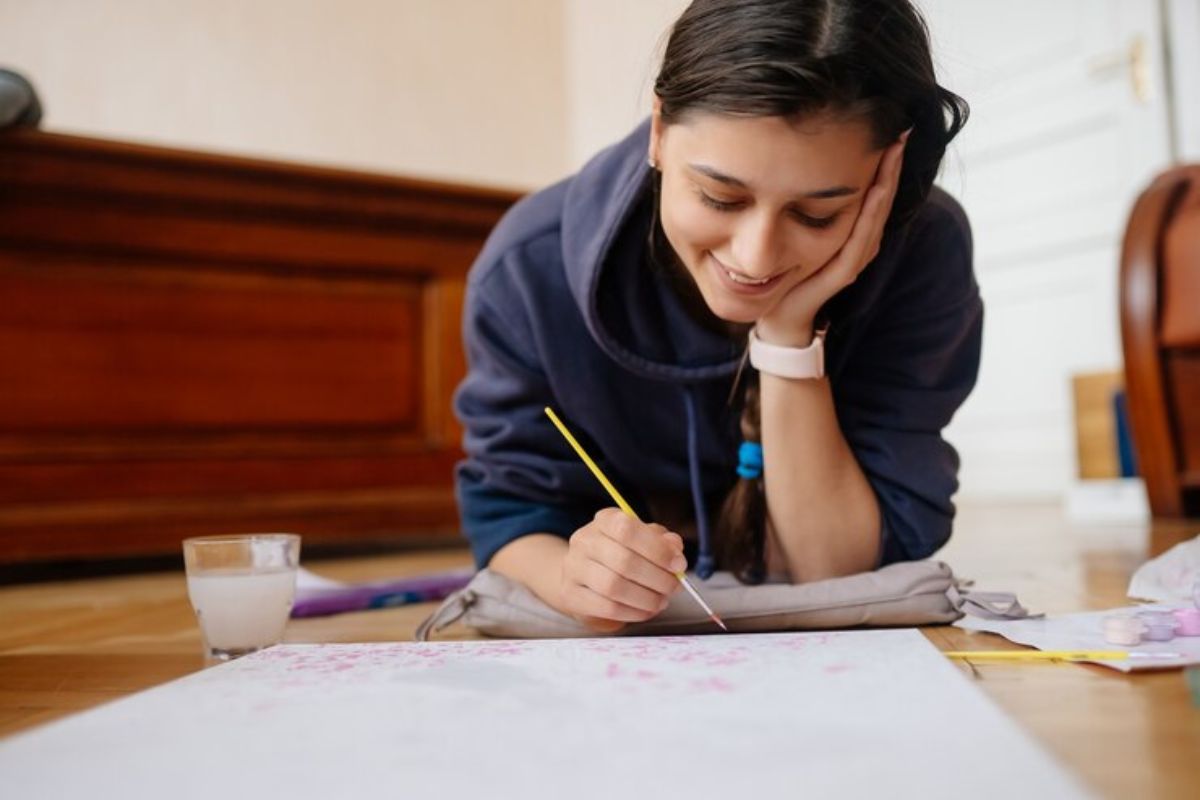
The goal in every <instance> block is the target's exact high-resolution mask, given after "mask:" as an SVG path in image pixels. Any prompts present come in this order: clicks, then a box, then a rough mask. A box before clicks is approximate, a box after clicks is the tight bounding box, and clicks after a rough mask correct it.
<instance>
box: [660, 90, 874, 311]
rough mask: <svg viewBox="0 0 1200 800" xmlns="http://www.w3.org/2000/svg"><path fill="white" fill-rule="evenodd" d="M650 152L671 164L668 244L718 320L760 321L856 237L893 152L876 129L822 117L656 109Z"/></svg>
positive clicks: (665, 223)
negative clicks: (879, 142) (668, 114)
mask: <svg viewBox="0 0 1200 800" xmlns="http://www.w3.org/2000/svg"><path fill="white" fill-rule="evenodd" d="M650 141H651V145H650V156H651V158H653V159H654V161H655V162H656V163H657V165H658V167H659V169H661V170H662V192H661V196H660V203H661V205H660V209H659V212H660V219H661V220H662V227H663V232H664V233H665V234H666V238H667V241H668V242H670V244H671V247H672V248H673V249H674V250H675V253H676V255H677V256H678V257H679V260H680V262H681V263H682V264H683V265H684V266H685V267H686V269H687V271H688V273H689V274H690V275H691V277H692V280H694V281H695V283H696V286H697V288H698V289H699V291H700V294H701V295H702V296H703V298H704V301H705V303H706V304H707V305H708V308H709V309H710V310H711V311H712V312H713V314H715V315H716V316H717V317H719V318H721V319H723V320H725V321H727V322H736V323H751V322H754V321H755V320H757V319H759V318H760V317H762V316H763V315H764V314H765V313H766V312H767V311H768V310H769V309H771V308H772V307H773V306H774V305H775V304H776V303H777V302H779V300H780V298H782V297H783V296H784V295H785V294H787V292H788V290H789V289H791V288H792V287H793V286H795V285H796V284H797V283H799V282H801V281H802V280H804V279H805V278H806V277H808V276H809V275H812V274H813V273H814V272H816V271H817V270H818V269H820V268H821V267H822V266H823V265H824V264H825V263H826V262H828V261H829V260H830V259H831V258H832V257H833V256H834V255H835V254H836V253H837V251H838V250H839V249H840V248H841V246H842V244H844V243H845V241H846V239H847V238H848V237H849V236H850V231H851V229H852V228H853V227H854V221H855V219H856V218H857V217H858V212H859V209H860V208H861V206H862V202H863V198H864V196H865V194H866V192H867V190H868V189H869V188H870V187H871V183H872V181H873V180H874V178H875V172H876V169H877V168H878V166H879V161H880V158H881V156H882V154H883V151H882V150H880V149H875V148H874V147H873V141H872V136H871V132H870V130H869V129H868V127H867V126H866V125H865V124H864V123H862V122H857V121H846V120H839V119H836V118H833V117H828V116H822V117H820V118H816V119H807V120H803V121H793V120H788V119H784V118H782V117H731V116H724V115H720V114H715V113H700V112H697V113H692V114H689V115H687V116H686V117H685V118H684V119H682V120H680V121H677V122H674V123H671V124H669V125H668V124H665V123H663V122H662V121H661V118H660V117H659V114H658V109H657V108H656V109H655V114H654V123H653V130H652V132H651V137H650Z"/></svg>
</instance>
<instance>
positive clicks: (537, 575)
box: [488, 533, 567, 611]
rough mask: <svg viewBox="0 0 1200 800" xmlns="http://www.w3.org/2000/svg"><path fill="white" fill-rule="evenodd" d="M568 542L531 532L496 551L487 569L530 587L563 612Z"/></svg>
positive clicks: (546, 534)
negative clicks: (563, 573) (563, 586)
mask: <svg viewBox="0 0 1200 800" xmlns="http://www.w3.org/2000/svg"><path fill="white" fill-rule="evenodd" d="M566 557H567V542H566V540H565V539H563V538H562V537H561V536H555V535H554V534H552V533H531V534H529V535H528V536H522V537H521V538H519V539H514V540H513V541H511V542H509V543H508V544H506V545H504V547H502V548H500V549H499V550H497V551H496V554H495V555H494V556H492V560H491V562H489V563H488V568H489V569H491V570H493V571H495V572H498V573H500V574H501V575H504V576H505V577H507V578H511V579H512V580H514V581H517V582H518V583H521V584H523V585H525V586H527V587H528V588H529V590H530V591H532V592H533V593H534V594H536V595H537V596H538V597H540V598H541V599H542V600H543V601H544V602H545V603H546V604H547V605H549V606H551V607H552V608H555V609H557V610H559V611H563V610H564V609H563V602H562V597H561V588H562V568H563V560H564V559H565V558H566Z"/></svg>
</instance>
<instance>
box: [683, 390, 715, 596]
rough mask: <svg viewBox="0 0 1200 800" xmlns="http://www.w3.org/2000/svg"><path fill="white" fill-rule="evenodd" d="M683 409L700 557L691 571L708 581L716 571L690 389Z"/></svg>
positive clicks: (694, 409) (685, 391) (684, 393)
mask: <svg viewBox="0 0 1200 800" xmlns="http://www.w3.org/2000/svg"><path fill="white" fill-rule="evenodd" d="M683 408H684V411H685V412H686V416H687V451H688V477H689V479H690V483H691V489H692V504H693V505H694V506H695V510H696V533H697V535H698V537H699V539H700V555H699V556H698V557H697V559H696V566H695V569H693V570H692V571H693V572H695V573H696V576H697V577H698V578H700V580H708V579H709V578H710V577H712V574H713V572H715V571H716V560H715V559H714V558H713V554H712V544H711V542H710V541H709V537H708V511H707V509H705V507H704V491H703V489H702V488H701V486H700V452H699V451H700V446H699V441H698V437H699V434H698V433H697V432H696V398H695V397H694V396H693V395H692V390H691V387H688V386H685V387H684V388H683Z"/></svg>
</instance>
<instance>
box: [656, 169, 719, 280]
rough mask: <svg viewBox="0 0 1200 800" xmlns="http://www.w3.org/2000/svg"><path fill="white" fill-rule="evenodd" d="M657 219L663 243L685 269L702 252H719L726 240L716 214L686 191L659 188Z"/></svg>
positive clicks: (690, 265) (689, 266)
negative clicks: (667, 245) (665, 237)
mask: <svg viewBox="0 0 1200 800" xmlns="http://www.w3.org/2000/svg"><path fill="white" fill-rule="evenodd" d="M659 219H660V220H661V221H662V227H663V233H665V234H666V235H667V241H669V242H670V243H671V247H673V248H674V249H675V252H676V254H677V255H678V256H679V257H680V258H681V259H683V261H684V263H685V264H686V265H687V266H688V268H689V269H690V268H694V262H695V260H696V259H697V258H698V257H699V254H700V253H701V252H702V251H704V250H713V249H719V248H720V246H721V244H722V242H723V241H724V240H725V239H726V237H727V233H726V231H725V227H726V223H725V220H723V219H722V218H721V215H720V213H719V212H716V211H713V210H711V209H707V208H704V207H703V206H702V205H700V203H699V202H698V201H697V200H696V199H695V198H694V197H691V196H690V194H689V191H688V190H687V189H686V188H675V187H671V186H669V185H668V184H666V183H664V184H663V191H662V202H661V205H660V206H659Z"/></svg>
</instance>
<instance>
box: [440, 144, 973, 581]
mask: <svg viewBox="0 0 1200 800" xmlns="http://www.w3.org/2000/svg"><path fill="white" fill-rule="evenodd" d="M648 137H649V124H648V123H643V124H642V125H640V126H638V127H637V128H636V129H635V130H634V131H633V133H631V134H630V135H629V136H628V137H626V138H625V139H624V140H622V141H621V142H618V143H617V144H615V145H613V146H612V147H610V148H608V149H606V150H604V151H602V152H601V153H599V154H598V155H597V156H596V157H595V158H593V159H592V160H591V161H590V162H589V163H588V164H587V165H585V166H584V167H583V169H582V170H580V171H579V173H577V174H576V175H574V176H572V177H570V178H567V179H566V180H563V181H561V182H560V183H557V184H555V185H554V186H551V187H549V188H547V189H545V190H542V191H540V192H538V193H536V194H533V195H530V196H529V197H526V198H524V199H523V200H521V201H520V202H519V203H517V204H516V205H515V206H514V207H513V208H512V209H511V210H510V211H509V212H508V213H507V214H506V215H505V217H504V219H503V220H502V221H501V222H500V224H499V225H497V227H496V229H495V231H493V232H492V234H491V236H490V237H489V239H488V241H487V244H486V245H485V246H484V249H483V251H482V253H481V254H480V255H479V258H478V259H477V260H476V262H475V264H474V266H473V267H472V269H471V272H470V275H469V277H468V281H467V294H466V302H465V305H464V310H463V337H464V344H465V347H466V351H467V359H468V373H467V376H466V378H465V379H464V380H463V382H462V384H461V385H460V386H459V388H458V391H457V393H456V395H455V410H456V413H457V414H458V417H459V420H460V421H461V422H462V424H463V426H464V429H465V435H464V448H465V450H466V454H467V457H466V459H465V460H464V461H462V462H461V463H460V464H459V465H458V468H457V470H456V487H457V495H458V503H459V509H460V512H461V515H462V524H463V529H464V532H465V534H466V536H467V538H468V539H469V540H470V543H471V547H472V550H473V552H474V555H475V559H476V562H477V563H478V565H479V566H481V567H482V566H485V565H486V564H487V563H488V561H489V560H490V559H491V557H492V556H493V555H494V554H495V553H496V551H497V550H499V549H500V548H501V547H503V546H504V545H505V544H507V543H508V542H510V541H512V540H514V539H516V538H518V537H520V536H523V535H525V534H530V533H553V534H558V535H561V536H563V537H568V536H570V535H571V534H572V533H573V532H574V531H575V530H576V529H578V528H579V527H581V526H582V525H584V524H585V523H587V522H588V521H589V520H590V519H591V518H592V517H593V516H594V514H595V512H596V511H597V510H599V509H601V508H604V507H606V506H611V505H613V502H612V501H611V500H610V499H609V498H608V496H607V495H606V494H605V492H604V490H603V488H602V487H601V486H600V485H599V483H597V481H596V479H595V478H594V477H593V476H592V475H591V473H590V472H589V471H588V469H587V467H586V466H585V465H584V464H582V463H581V462H580V460H579V458H578V457H577V456H576V455H575V454H574V452H573V451H572V450H571V449H570V447H569V445H568V444H567V443H566V442H565V441H564V440H563V438H562V436H561V435H560V434H559V433H558V432H557V431H556V430H555V428H554V427H553V425H552V424H551V422H550V421H549V419H547V418H546V416H545V415H544V413H543V411H542V409H543V407H544V406H547V405H549V406H551V407H553V408H554V409H555V410H556V411H557V412H558V414H559V415H560V416H561V417H562V418H563V420H564V421H565V422H566V424H567V426H568V427H569V428H570V429H571V430H572V432H573V433H574V434H575V435H576V437H577V438H579V439H580V441H581V443H582V444H583V446H584V447H585V448H586V449H587V450H588V452H589V453H590V454H591V455H592V457H593V458H594V459H596V461H597V462H598V463H599V464H600V467H601V468H602V469H603V470H604V471H605V473H607V474H608V476H609V478H610V479H611V480H612V481H613V483H614V484H616V486H617V488H618V489H619V490H620V491H621V493H622V494H623V495H624V496H625V497H626V499H627V500H629V502H630V503H631V504H632V505H633V506H634V508H635V509H636V510H637V511H638V513H639V515H640V516H641V517H642V519H644V520H646V521H659V522H663V523H664V524H668V525H669V527H673V528H674V529H675V530H679V532H681V533H683V532H684V530H682V529H681V528H680V527H679V526H671V525H670V524H669V522H670V521H669V520H668V519H664V516H665V515H666V512H665V511H663V509H666V508H670V507H672V504H674V507H675V508H678V507H679V506H680V502H684V503H685V505H684V506H683V507H684V508H685V509H687V510H689V511H690V516H691V519H692V520H693V521H694V523H695V527H696V528H697V534H698V538H699V539H700V540H701V541H700V543H699V544H700V547H699V551H700V552H699V557H700V560H699V562H693V566H694V567H695V568H696V571H697V572H698V573H699V574H701V576H702V577H703V576H706V573H708V572H710V571H711V569H712V568H713V566H714V563H713V560H712V558H711V555H710V553H711V549H712V548H711V544H710V543H709V542H707V541H706V540H707V539H708V538H709V537H708V534H707V528H708V523H707V521H708V519H710V518H711V517H712V516H713V515H714V514H715V513H716V510H717V509H719V507H720V504H721V501H722V500H723V498H724V497H725V495H726V494H727V493H728V491H729V490H730V489H731V488H732V486H733V484H734V482H735V481H736V479H737V477H736V474H735V472H734V470H735V467H736V465H737V447H738V444H739V441H740V436H739V429H738V417H739V413H740V410H739V406H740V402H737V403H735V405H734V406H733V407H731V406H730V404H729V396H730V391H731V388H732V384H733V380H734V376H735V373H736V371H737V367H738V363H739V361H740V359H741V355H742V351H743V349H744V343H742V342H735V341H732V340H731V339H730V338H729V337H728V336H726V335H722V334H721V333H719V332H717V331H715V330H711V329H710V328H708V327H706V326H704V325H703V324H702V323H700V322H698V321H697V320H696V319H695V317H694V315H692V314H689V312H688V310H687V308H686V307H685V305H684V301H683V300H682V299H681V298H680V296H679V292H678V291H677V289H676V288H674V287H673V286H672V282H671V281H672V278H671V276H670V275H669V274H668V273H666V272H665V271H663V270H658V269H652V268H648V267H647V266H646V264H647V258H646V257H645V248H646V247H647V240H648V232H649V230H650V225H651V212H652V206H651V203H652V202H653V195H652V191H651V183H650V173H649V168H648V167H647V165H646V152H647V144H648ZM827 311H828V315H829V318H830V322H831V327H830V331H829V335H828V338H827V340H826V372H827V374H828V376H829V380H830V382H831V386H832V390H833V396H834V402H835V406H836V409H837V416H838V422H839V424H840V426H841V429H842V433H843V435H844V436H845V438H846V441H847V442H848V443H849V445H850V447H851V448H852V450H853V452H854V455H855V457H856V458H857V460H858V463H859V465H860V466H861V467H862V470H863V472H864V473H865V475H866V477H867V480H868V481H869V482H870V484H871V486H872V488H873V489H874V491H875V494H876V496H877V498H878V500H879V507H880V511H881V516H882V530H881V531H880V536H881V544H882V546H881V563H890V562H892V561H898V560H906V559H918V558H924V557H926V556H929V555H930V554H932V553H933V552H934V551H935V550H937V549H938V548H939V547H941V546H942V544H944V543H945V542H946V540H947V538H949V536H950V529H951V523H952V520H953V517H954V506H953V505H952V504H951V502H950V498H951V495H953V494H954V492H955V490H956V489H957V487H958V481H957V472H958V456H957V454H956V453H955V451H954V449H953V448H952V447H951V446H950V445H949V444H947V443H946V442H945V441H944V440H943V439H942V435H941V432H942V429H943V428H944V427H945V426H946V424H947V423H949V421H950V418H951V417H952V416H953V414H954V412H955V410H956V409H957V408H958V407H959V405H961V403H962V402H963V400H964V399H965V398H966V397H967V395H968V394H969V393H970V391H971V388H972V386H973V385H974V383H975V378H976V374H977V372H978V369H979V355H980V342H981V335H982V323H983V307H982V304H981V302H980V298H979V291H978V286H977V285H976V282H975V277H974V274H973V272H972V267H971V234H970V228H969V226H968V224H967V220H966V217H965V215H964V214H963V212H962V209H961V208H960V207H959V206H958V205H957V204H956V203H955V202H954V201H953V200H952V199H951V198H950V197H948V196H947V195H946V194H945V193H943V192H941V191H940V190H938V189H936V188H935V189H934V190H933V192H932V193H931V195H930V198H929V200H928V201H927V202H926V203H925V204H924V205H923V206H922V208H921V209H920V211H919V212H918V213H917V215H916V216H915V218H914V219H913V221H912V222H911V223H910V224H909V225H908V226H906V227H905V228H903V229H902V230H898V231H892V232H889V234H888V235H887V236H885V238H884V241H883V244H882V246H881V250H880V253H879V255H878V256H877V257H876V258H875V260H874V261H873V262H872V263H871V264H869V265H868V266H867V267H866V269H865V270H864V271H863V273H862V275H861V276H860V277H859V279H858V280H857V281H856V282H855V283H854V284H853V285H851V286H850V287H849V288H847V289H846V290H844V291H843V292H841V293H840V294H839V295H838V296H837V297H835V298H834V299H833V300H832V301H831V302H830V303H829V304H828V306H827ZM739 394H740V392H739ZM739 400H740V398H739ZM794 446H796V447H804V446H805V443H804V441H803V440H800V441H797V442H795V443H794ZM690 539H691V537H690V536H689V540H690ZM690 544H691V545H692V547H691V548H690V551H693V552H694V550H695V547H694V546H695V544H696V543H695V542H694V541H691V542H690ZM715 566H718V567H719V566H720V565H715Z"/></svg>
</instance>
